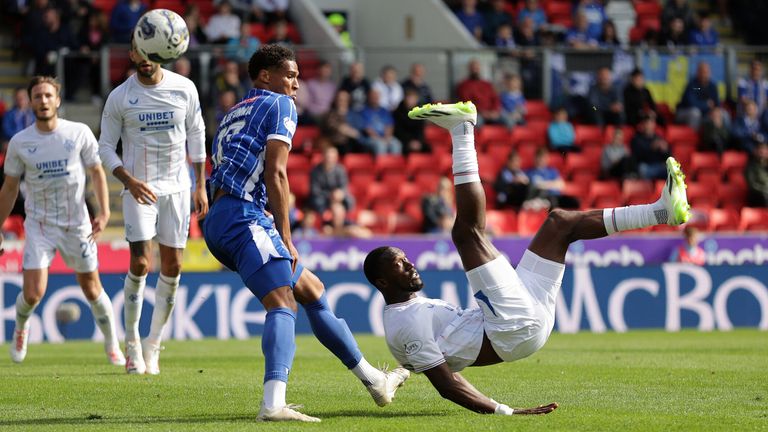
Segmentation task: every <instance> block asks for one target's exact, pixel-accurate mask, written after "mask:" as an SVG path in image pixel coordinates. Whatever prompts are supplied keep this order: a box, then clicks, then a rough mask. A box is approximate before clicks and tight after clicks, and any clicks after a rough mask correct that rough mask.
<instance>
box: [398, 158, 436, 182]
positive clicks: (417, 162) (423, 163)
mask: <svg viewBox="0 0 768 432" xmlns="http://www.w3.org/2000/svg"><path fill="white" fill-rule="evenodd" d="M421 171H432V172H439V167H438V166H437V158H435V156H434V155H432V154H430V153H412V154H409V155H408V158H407V159H406V161H405V172H406V174H407V175H408V178H414V177H416V174H418V173H419V172H421Z"/></svg>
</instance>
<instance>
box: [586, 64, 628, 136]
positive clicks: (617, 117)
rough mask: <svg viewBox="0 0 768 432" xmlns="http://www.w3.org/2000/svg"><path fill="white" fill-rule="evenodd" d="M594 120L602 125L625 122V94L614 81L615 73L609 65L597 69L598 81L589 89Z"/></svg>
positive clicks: (619, 124)
mask: <svg viewBox="0 0 768 432" xmlns="http://www.w3.org/2000/svg"><path fill="white" fill-rule="evenodd" d="M588 99H589V105H590V106H591V107H592V112H591V113H590V114H591V115H592V121H593V122H594V123H595V124H598V125H600V126H603V125H606V124H612V125H617V126H621V125H623V124H624V95H623V94H622V92H621V90H620V89H619V86H618V85H616V84H614V83H613V74H612V73H611V70H610V69H609V68H607V67H602V68H600V69H598V71H597V82H595V84H593V85H592V87H591V88H590V89H589V96H588Z"/></svg>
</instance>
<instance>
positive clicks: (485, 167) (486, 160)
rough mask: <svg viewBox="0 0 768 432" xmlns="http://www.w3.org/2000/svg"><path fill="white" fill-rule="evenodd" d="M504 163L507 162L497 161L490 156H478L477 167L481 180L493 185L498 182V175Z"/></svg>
mask: <svg viewBox="0 0 768 432" xmlns="http://www.w3.org/2000/svg"><path fill="white" fill-rule="evenodd" d="M504 162H505V161H503V160H501V161H499V160H496V159H494V158H493V157H491V156H489V155H484V154H479V155H477V165H478V169H479V171H480V172H479V174H480V179H481V180H482V181H484V182H490V183H493V182H494V181H495V180H496V175H497V174H498V173H499V170H500V169H501V165H502V164H503V163H504Z"/></svg>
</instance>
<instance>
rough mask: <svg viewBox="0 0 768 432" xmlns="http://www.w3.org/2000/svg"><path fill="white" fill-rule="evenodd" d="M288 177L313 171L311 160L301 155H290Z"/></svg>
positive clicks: (287, 166)
mask: <svg viewBox="0 0 768 432" xmlns="http://www.w3.org/2000/svg"><path fill="white" fill-rule="evenodd" d="M286 168H287V170H288V175H291V174H293V173H296V172H304V173H309V172H310V171H311V170H312V166H311V165H310V164H309V159H308V158H307V156H306V155H303V154H300V153H289V154H288V163H287V165H286Z"/></svg>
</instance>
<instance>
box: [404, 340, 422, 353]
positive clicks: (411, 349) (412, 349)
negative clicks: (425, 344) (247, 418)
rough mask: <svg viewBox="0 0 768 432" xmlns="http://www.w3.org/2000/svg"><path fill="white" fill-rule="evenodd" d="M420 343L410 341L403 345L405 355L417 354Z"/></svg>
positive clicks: (419, 349)
mask: <svg viewBox="0 0 768 432" xmlns="http://www.w3.org/2000/svg"><path fill="white" fill-rule="evenodd" d="M421 346H422V343H421V341H411V342H408V343H407V344H405V354H407V355H414V354H416V353H417V352H419V351H421Z"/></svg>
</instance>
